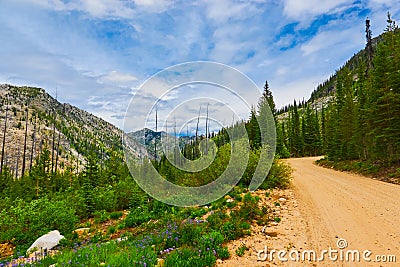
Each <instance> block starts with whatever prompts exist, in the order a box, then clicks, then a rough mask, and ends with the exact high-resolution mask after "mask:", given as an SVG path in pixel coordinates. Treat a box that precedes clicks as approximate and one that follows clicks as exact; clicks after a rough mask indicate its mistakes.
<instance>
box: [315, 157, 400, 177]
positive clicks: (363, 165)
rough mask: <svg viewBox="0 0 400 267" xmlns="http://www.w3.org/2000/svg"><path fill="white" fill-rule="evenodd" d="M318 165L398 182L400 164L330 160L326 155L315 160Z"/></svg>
mask: <svg viewBox="0 0 400 267" xmlns="http://www.w3.org/2000/svg"><path fill="white" fill-rule="evenodd" d="M316 163H317V164H318V165H320V166H323V167H327V168H332V169H335V170H338V171H347V172H352V173H357V174H360V175H363V176H367V177H372V178H377V179H379V180H383V181H386V182H391V183H395V184H400V166H397V165H390V166H388V165H387V164H385V163H384V162H380V161H375V162H372V161H361V160H341V161H332V160H329V159H327V158H326V157H325V158H323V159H320V160H317V162H316Z"/></svg>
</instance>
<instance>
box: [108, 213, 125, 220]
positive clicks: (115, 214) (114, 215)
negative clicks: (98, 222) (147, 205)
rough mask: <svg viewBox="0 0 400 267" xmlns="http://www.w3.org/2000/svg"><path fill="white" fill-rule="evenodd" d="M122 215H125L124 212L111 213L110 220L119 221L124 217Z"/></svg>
mask: <svg viewBox="0 0 400 267" xmlns="http://www.w3.org/2000/svg"><path fill="white" fill-rule="evenodd" d="M122 215H124V213H123V212H122V211H114V212H111V213H110V219H113V220H118V219H119V218H121V217H122Z"/></svg>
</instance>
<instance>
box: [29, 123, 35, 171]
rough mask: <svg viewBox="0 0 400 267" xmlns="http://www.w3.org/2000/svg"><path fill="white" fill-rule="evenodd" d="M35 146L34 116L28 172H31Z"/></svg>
mask: <svg viewBox="0 0 400 267" xmlns="http://www.w3.org/2000/svg"><path fill="white" fill-rule="evenodd" d="M35 146H36V116H35V122H34V125H33V135H32V146H31V158H30V163H29V172H31V171H32V166H33V154H34V153H35Z"/></svg>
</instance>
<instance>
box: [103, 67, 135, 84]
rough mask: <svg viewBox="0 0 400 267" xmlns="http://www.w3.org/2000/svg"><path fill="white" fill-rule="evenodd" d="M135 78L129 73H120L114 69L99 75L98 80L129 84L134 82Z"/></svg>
mask: <svg viewBox="0 0 400 267" xmlns="http://www.w3.org/2000/svg"><path fill="white" fill-rule="evenodd" d="M137 80H138V78H137V77H135V76H133V75H131V74H125V73H120V72H118V71H116V70H113V71H111V72H109V73H107V74H105V75H102V76H100V77H99V82H101V83H111V84H115V85H127V84H131V83H132V82H136V81H137Z"/></svg>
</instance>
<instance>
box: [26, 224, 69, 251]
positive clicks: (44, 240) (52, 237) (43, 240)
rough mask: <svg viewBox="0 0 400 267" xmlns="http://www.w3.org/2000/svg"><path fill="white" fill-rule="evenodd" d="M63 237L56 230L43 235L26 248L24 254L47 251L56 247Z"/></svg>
mask: <svg viewBox="0 0 400 267" xmlns="http://www.w3.org/2000/svg"><path fill="white" fill-rule="evenodd" d="M63 238H64V236H63V235H61V234H60V232H59V231H58V230H54V231H51V232H49V233H47V234H45V235H42V236H41V237H39V238H38V239H37V240H36V241H35V242H33V244H32V245H31V246H30V247H29V248H28V250H27V253H26V254H28V255H29V254H31V253H32V252H34V251H35V250H37V251H41V250H45V249H47V250H49V249H52V248H54V247H55V246H57V245H58V244H59V242H60V240H61V239H63Z"/></svg>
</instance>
